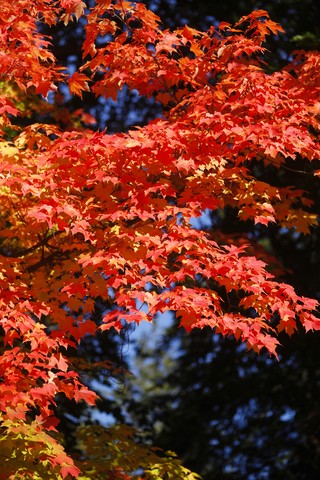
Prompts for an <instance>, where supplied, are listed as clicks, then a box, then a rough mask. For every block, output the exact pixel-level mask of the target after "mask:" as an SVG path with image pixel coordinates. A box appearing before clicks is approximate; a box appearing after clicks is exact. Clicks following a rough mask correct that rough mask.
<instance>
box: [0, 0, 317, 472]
mask: <svg viewBox="0 0 320 480" xmlns="http://www.w3.org/2000/svg"><path fill="white" fill-rule="evenodd" d="M83 16H85V17H86V22H83V23H82V24H83V25H85V27H84V28H85V31H86V39H85V42H84V44H83V65H82V66H81V68H80V69H79V71H76V72H75V73H74V74H73V75H72V76H68V74H67V73H66V72H65V71H64V69H63V68H62V67H60V66H59V65H58V64H57V63H56V60H55V58H54V56H53V54H52V53H51V50H50V38H48V37H45V36H43V35H42V34H41V29H40V31H39V28H38V26H39V25H40V24H41V23H45V24H48V25H49V26H50V25H55V24H57V23H58V24H59V25H61V28H64V25H66V24H68V22H70V21H77V20H79V18H80V17H83ZM281 32H282V29H281V27H280V26H279V25H277V24H276V23H274V22H273V21H272V20H271V19H270V18H269V17H268V14H267V13H266V12H264V11H254V12H253V13H251V14H250V15H248V16H246V17H243V18H241V19H240V21H239V22H238V23H237V24H236V25H234V26H232V25H230V24H226V23H222V24H220V26H218V27H211V29H210V30H209V31H207V32H201V31H198V30H195V29H193V28H191V27H189V26H184V27H182V28H177V29H176V30H175V31H168V30H164V29H163V28H162V27H161V23H160V19H159V18H158V17H157V16H156V15H154V14H153V13H152V12H150V11H148V10H147V9H146V8H145V6H144V5H143V4H142V3H137V4H134V3H131V2H125V1H121V0H119V1H110V0H97V1H96V4H95V7H94V8H93V9H91V10H89V9H87V8H86V5H85V4H84V3H83V2H81V1H80V0H59V1H54V2H53V1H51V0H27V1H26V0H17V1H16V2H12V1H11V0H4V1H3V2H2V4H1V10H0V87H1V90H0V112H1V121H0V122H1V123H0V129H1V130H0V135H1V138H0V155H1V164H0V215H1V217H0V221H1V237H0V240H1V249H0V262H1V271H0V289H1V293H0V295H1V296H0V323H1V327H2V346H1V352H0V353H1V357H0V370H1V380H0V406H1V412H2V413H0V420H1V427H0V428H1V438H0V458H1V462H0V463H1V469H0V478H3V479H7V478H49V477H44V476H43V475H44V473H43V472H48V471H50V472H51V473H50V475H51V476H50V478H66V477H67V476H68V475H69V478H71V477H77V476H78V475H80V477H79V478H100V477H99V476H98V473H96V474H95V473H91V475H93V476H90V474H89V473H88V474H86V475H85V476H82V475H84V474H80V470H81V469H82V467H83V470H82V471H84V470H85V462H84V463H83V465H82V466H81V462H78V463H77V465H78V466H76V465H75V464H74V461H73V460H72V459H71V458H70V457H69V456H68V455H67V454H66V453H65V451H64V449H63V446H62V444H61V443H60V440H59V435H58V434H57V428H58V427H57V419H56V418H55V416H54V414H53V408H54V405H55V401H56V400H55V399H56V396H57V394H58V393H62V394H64V395H65V396H66V397H67V398H68V399H70V400H75V401H76V402H79V401H85V402H87V403H88V404H90V405H93V404H94V403H95V399H96V395H95V393H93V392H92V391H90V390H89V389H88V388H87V387H86V386H85V385H83V384H82V383H81V381H80V379H79V375H78V373H77V372H76V371H74V369H73V368H72V367H71V366H70V365H69V362H68V349H69V348H70V347H76V345H77V343H78V342H79V341H80V340H81V339H82V338H83V337H84V336H85V335H87V334H90V335H93V334H94V333H95V332H96V330H97V329H102V330H108V329H110V328H112V327H114V328H116V329H117V330H120V329H121V328H122V326H123V325H124V322H137V323H139V322H140V321H141V320H147V321H152V319H153V318H154V317H155V315H156V314H157V313H158V312H166V311H172V312H175V314H176V316H177V317H178V318H179V319H180V324H181V326H182V327H184V328H185V329H186V330H187V331H190V330H191V329H193V328H196V327H197V328H203V327H204V326H210V327H212V328H214V329H215V331H216V332H217V333H221V334H223V335H234V336H235V337H236V338H237V339H239V340H240V341H243V342H246V344H247V345H248V347H249V348H253V349H254V350H256V351H257V352H259V351H260V350H261V349H262V348H263V347H265V348H266V349H267V350H268V351H269V352H270V353H271V354H276V347H277V344H278V341H277V333H278V332H280V331H282V330H285V331H286V332H287V333H289V334H292V333H293V332H294V331H295V330H296V329H297V324H299V325H302V326H303V327H304V328H305V330H307V331H308V330H312V329H319V328H320V321H319V319H318V318H317V316H316V313H315V309H316V307H317V302H316V301H315V300H312V299H309V298H304V297H301V296H299V295H297V294H296V293H295V291H294V289H293V288H292V287H291V286H290V285H287V284H284V283H281V282H279V281H277V279H276V278H274V277H273V275H272V274H271V273H270V271H269V270H268V267H267V265H266V264H265V263H264V262H263V261H262V260H261V259H257V258H256V257H255V256H252V255H249V254H248V253H247V248H246V245H230V244H229V243H228V242H226V243H225V244H222V243H221V242H220V241H217V240H216V238H215V237H214V235H213V234H210V235H209V234H208V233H206V232H204V231H199V230H196V229H195V228H193V227H192V225H191V223H190V221H192V219H194V218H198V217H200V216H201V215H202V214H203V212H204V211H208V210H210V211H213V212H216V213H217V214H223V211H224V209H225V208H227V207H229V208H232V209H235V210H236V211H237V213H238V216H239V218H240V219H242V220H244V221H250V222H253V223H254V224H262V225H265V226H266V227H267V226H268V225H269V224H270V223H278V224H279V225H281V226H282V227H283V228H289V229H293V228H294V229H296V230H297V232H301V233H303V234H308V232H309V230H310V229H311V228H312V226H313V225H315V224H316V223H317V216H316V214H315V212H313V210H312V202H311V201H310V199H309V198H308V194H307V192H303V191H302V190H301V189H298V188H296V187H295V186H294V185H293V186H290V187H277V186H275V185H272V184H269V183H267V182H264V181H262V180H258V179H257V178H256V176H255V173H254V172H255V167H258V168H260V169H263V168H264V167H268V166H270V165H272V166H274V167H275V168H277V169H279V168H281V167H282V166H285V164H286V162H287V160H288V159H293V160H294V159H295V158H297V157H299V158H300V157H302V158H304V159H306V160H307V161H308V162H309V163H310V167H312V166H314V165H315V166H316V162H314V160H315V159H317V158H319V153H320V148H319V140H318V134H319V108H320V103H319V98H320V97H319V89H320V77H319V71H320V56H319V54H318V53H316V52H308V53H306V52H296V53H295V54H294V56H293V61H292V63H291V64H290V65H288V66H287V67H286V68H284V69H283V70H282V71H279V72H273V73H270V71H268V66H267V65H265V64H264V62H263V60H262V56H263V54H264V51H265V40H266V37H267V36H268V35H271V34H273V35H277V34H279V33H281ZM62 84H65V85H68V87H69V90H70V92H71V94H74V95H79V96H80V97H81V96H82V93H83V92H86V91H91V92H94V94H95V95H96V96H104V97H112V98H113V99H116V98H117V94H118V92H119V91H120V90H121V89H122V88H124V87H126V88H128V89H129V90H137V91H138V92H139V94H140V95H141V96H146V97H153V98H154V99H155V100H156V101H157V102H160V104H162V106H163V116H162V118H158V119H156V120H154V121H152V122H150V123H149V124H148V125H146V126H145V127H143V128H135V129H132V130H130V131H129V132H128V133H126V134H113V135H109V134H108V132H99V131H95V132H94V131H92V130H90V129H88V128H85V125H87V126H88V124H90V123H92V122H93V121H94V120H93V119H92V118H91V117H90V116H89V115H87V114H85V113H83V112H81V111H77V112H73V113H72V112H68V111H67V110H66V109H65V107H63V104H61V102H60V104H59V102H56V101H55V98H56V97H58V86H61V85H62ZM59 95H60V94H59ZM35 116H36V118H37V121H38V122H39V119H41V118H50V121H48V122H47V123H46V122H43V123H34V120H33V119H34V117H35ZM40 121H41V120H40ZM81 122H82V123H81ZM81 125H83V126H81ZM318 173H319V172H318V171H317V170H316V167H315V169H314V174H315V176H317V175H318ZM314 181H315V182H318V179H317V178H315V180H314ZM96 299H99V301H100V302H101V301H102V302H105V305H106V309H105V313H104V316H103V318H102V322H101V324H99V325H97V322H96V321H94V320H93V318H92V313H93V311H94V307H95V301H96ZM141 305H143V306H144V308H141ZM131 435H132V434H131V433H130V432H129V433H128V436H127V438H129V439H130V438H131ZM106 443H107V441H106ZM134 455H135V454H134V453H133V456H134ZM113 458H114V457H113ZM150 461H151V462H153V465H154V464H155V463H154V462H155V461H154V459H153V458H152V460H150ZM131 467H132V470H134V469H137V468H138V466H137V465H135V466H132V465H131ZM117 468H118V467H117ZM154 468H155V467H154ZM177 468H178V467H177ZM179 468H180V467H179ZM181 468H182V467H181ZM129 470H130V468H129V467H124V469H123V470H122V471H121V472H120V470H117V472H118V473H117V474H116V475H118V476H117V477H115V478H129V476H128V475H129V474H130V471H129ZM108 471H109V476H108V477H107V476H106V470H105V471H104V472H99V475H100V474H101V475H102V476H101V478H113V477H112V473H110V472H111V471H112V469H111V467H110V470H108ZM181 471H182V470H181ZM126 472H127V474H128V475H127V474H126ZM150 472H151V473H150ZM177 472H178V470H176V471H175V473H172V478H180V477H178V476H177V475H180V473H179V472H178V473H177ZM169 473H170V472H169ZM122 475H123V477H122ZM152 475H153V476H152ZM156 475H159V471H158V470H157V472H156V473H154V474H153V473H152V469H151V470H150V469H149V470H148V468H145V473H144V477H143V478H159V477H158V476H156ZM174 475H175V476H174ZM191 475H192V474H191V473H190V477H189V478H190V479H191V478H195V477H191ZM130 478H131V477H130ZM170 478H171V477H170ZM181 478H182V477H181ZM183 478H185V477H183Z"/></svg>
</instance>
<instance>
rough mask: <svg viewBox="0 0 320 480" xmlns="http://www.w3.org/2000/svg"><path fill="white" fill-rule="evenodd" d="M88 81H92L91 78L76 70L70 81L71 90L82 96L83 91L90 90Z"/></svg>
mask: <svg viewBox="0 0 320 480" xmlns="http://www.w3.org/2000/svg"><path fill="white" fill-rule="evenodd" d="M88 81H90V78H89V77H87V75H85V74H84V73H78V72H74V74H73V75H72V76H71V77H70V78H69V82H68V85H69V89H70V92H71V93H73V94H75V95H78V96H79V97H80V98H82V92H83V91H86V92H89V91H90V88H89V85H88Z"/></svg>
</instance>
